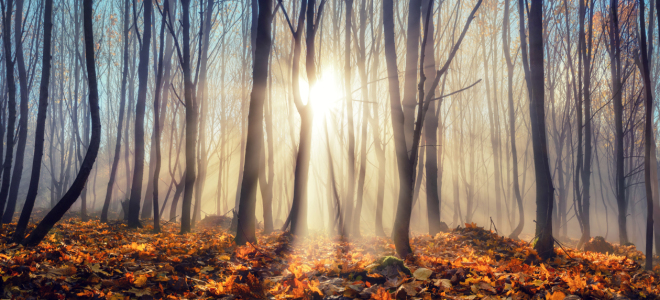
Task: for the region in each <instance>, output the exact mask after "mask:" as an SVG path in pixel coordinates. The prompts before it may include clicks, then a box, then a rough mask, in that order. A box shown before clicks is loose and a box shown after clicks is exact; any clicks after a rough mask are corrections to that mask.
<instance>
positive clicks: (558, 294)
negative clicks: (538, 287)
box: [545, 291, 566, 300]
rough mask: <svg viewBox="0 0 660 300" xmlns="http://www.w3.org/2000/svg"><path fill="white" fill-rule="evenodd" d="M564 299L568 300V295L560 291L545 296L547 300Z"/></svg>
mask: <svg viewBox="0 0 660 300" xmlns="http://www.w3.org/2000/svg"><path fill="white" fill-rule="evenodd" d="M564 298H566V294H564V293H562V292H560V291H555V292H554V293H552V295H550V294H546V295H545V300H564Z"/></svg>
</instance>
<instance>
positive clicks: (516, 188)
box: [502, 0, 525, 239]
mask: <svg viewBox="0 0 660 300" xmlns="http://www.w3.org/2000/svg"><path fill="white" fill-rule="evenodd" d="M509 15H510V13H509V0H504V19H503V21H502V22H503V25H502V26H503V29H502V41H503V43H502V45H503V48H504V58H505V59H506V66H507V85H508V88H507V98H508V104H509V138H510V140H511V161H512V165H513V172H512V173H513V174H512V177H513V194H514V196H515V197H516V203H517V204H518V216H519V219H518V225H516V228H515V229H514V230H513V231H512V232H511V234H510V235H509V237H510V238H512V239H517V238H518V236H519V235H520V233H521V232H522V230H523V227H524V226H525V211H524V210H523V203H522V196H521V195H520V184H519V182H518V177H519V175H518V149H517V148H516V117H515V107H514V105H513V68H514V64H513V62H512V61H511V52H510V50H509V49H510V47H511V35H510V30H509V29H510V23H509Z"/></svg>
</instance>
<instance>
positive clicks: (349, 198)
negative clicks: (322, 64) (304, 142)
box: [343, 0, 355, 234]
mask: <svg viewBox="0 0 660 300" xmlns="http://www.w3.org/2000/svg"><path fill="white" fill-rule="evenodd" d="M345 2H346V27H345V28H347V29H346V30H344V34H345V40H344V90H345V92H346V113H347V121H348V122H347V123H348V127H347V129H346V130H347V131H348V186H347V188H346V190H345V191H344V193H345V194H346V200H345V202H344V219H343V220H344V232H345V233H347V234H348V233H350V232H351V229H352V227H351V221H352V220H353V218H352V217H353V205H354V204H353V193H354V192H355V125H354V123H353V95H352V91H351V89H352V88H351V30H350V29H351V28H353V26H352V20H353V0H346V1H345Z"/></svg>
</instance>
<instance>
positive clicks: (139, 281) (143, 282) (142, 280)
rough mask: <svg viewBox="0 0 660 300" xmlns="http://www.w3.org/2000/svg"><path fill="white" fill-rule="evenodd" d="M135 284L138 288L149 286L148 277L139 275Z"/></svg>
mask: <svg viewBox="0 0 660 300" xmlns="http://www.w3.org/2000/svg"><path fill="white" fill-rule="evenodd" d="M133 284H134V285H135V286H137V287H144V286H145V285H147V276H145V275H139V276H138V277H136V278H135V281H133Z"/></svg>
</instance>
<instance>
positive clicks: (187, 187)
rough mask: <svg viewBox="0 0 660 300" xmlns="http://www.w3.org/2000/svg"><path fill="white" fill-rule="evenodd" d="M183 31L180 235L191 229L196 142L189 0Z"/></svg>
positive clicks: (187, 0)
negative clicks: (183, 170) (183, 174)
mask: <svg viewBox="0 0 660 300" xmlns="http://www.w3.org/2000/svg"><path fill="white" fill-rule="evenodd" d="M181 6H182V7H183V11H182V17H183V20H182V22H181V23H182V29H183V62H182V63H181V69H182V70H183V78H184V79H183V81H184V98H185V104H186V178H185V181H184V191H183V203H182V205H181V233H182V234H183V233H188V232H190V229H191V224H190V217H191V215H190V210H191V206H192V196H193V188H194V187H195V178H196V175H197V174H196V172H195V164H196V163H197V161H196V159H195V156H196V154H197V152H196V151H195V147H196V142H197V108H196V103H195V100H194V99H193V83H192V80H191V76H190V73H191V71H190V70H191V68H190V0H181Z"/></svg>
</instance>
